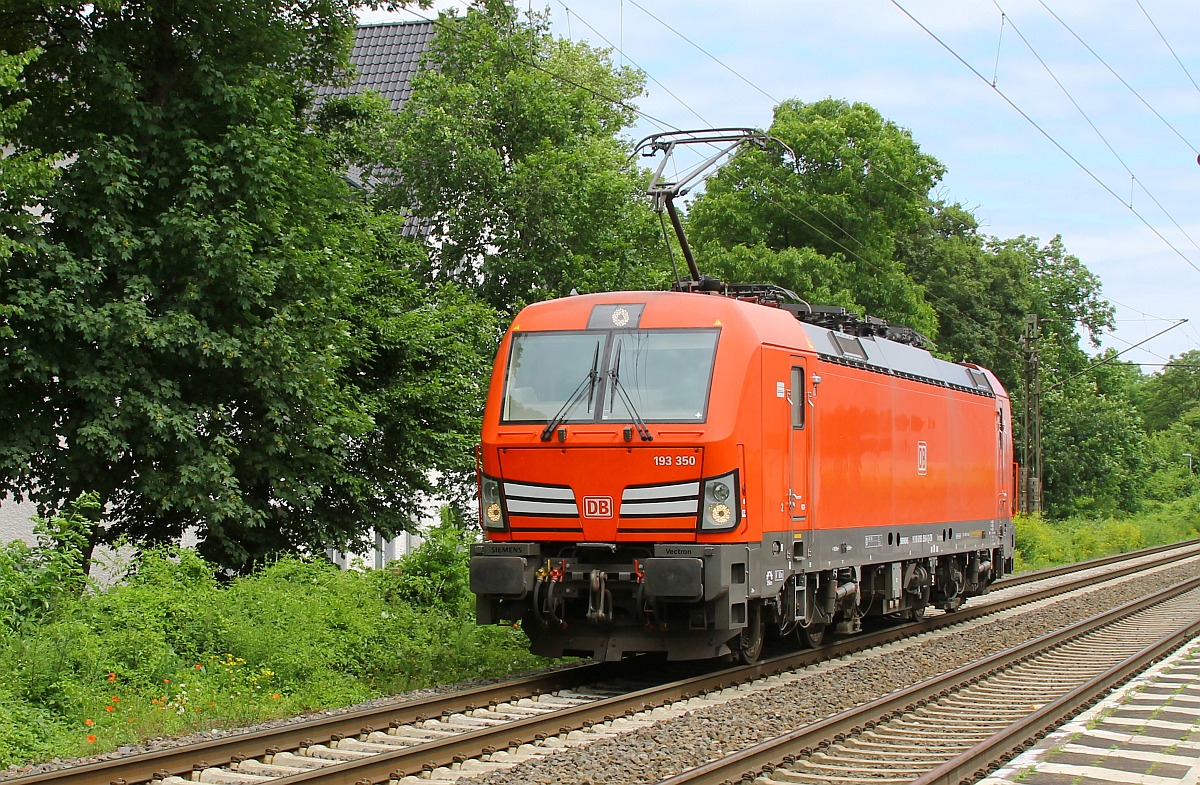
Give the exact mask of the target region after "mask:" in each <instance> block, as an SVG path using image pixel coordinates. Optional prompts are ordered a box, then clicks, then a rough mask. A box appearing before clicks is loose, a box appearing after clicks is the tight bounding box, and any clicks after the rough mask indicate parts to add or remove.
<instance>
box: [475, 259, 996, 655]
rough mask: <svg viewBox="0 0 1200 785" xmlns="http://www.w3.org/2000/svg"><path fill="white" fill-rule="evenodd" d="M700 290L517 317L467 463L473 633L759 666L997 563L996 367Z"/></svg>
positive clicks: (969, 584) (761, 292)
mask: <svg viewBox="0 0 1200 785" xmlns="http://www.w3.org/2000/svg"><path fill="white" fill-rule="evenodd" d="M708 280H711V279H708ZM708 280H706V281H700V282H695V283H692V284H691V285H690V286H685V287H677V288H682V289H684V290H677V291H669V292H615V293H606V294H593V295H581V296H572V297H567V298H563V299H558V300H551V301H548V302H541V303H537V304H534V305H531V306H529V307H527V308H525V309H524V310H522V311H521V312H520V313H519V315H518V316H517V317H516V319H515V320H514V321H513V323H512V325H511V327H510V328H509V330H508V332H507V333H506V335H505V336H504V339H503V341H502V343H501V345H500V349H499V352H498V355H497V357H496V362H495V367H494V370H493V373H492V378H491V383H490V387H489V391H488V398H487V405H486V409H485V412H484V422H483V432H482V441H481V444H480V446H479V449H478V461H477V463H478V474H479V506H480V510H479V513H480V521H481V524H482V527H483V530H484V533H485V539H484V541H483V542H481V543H477V544H475V545H474V546H473V547H472V555H471V561H470V580H471V589H472V591H473V592H475V594H476V595H477V622H478V623H479V624H493V623H513V622H520V623H521V625H522V626H523V628H524V630H525V632H526V633H527V635H528V636H529V640H530V644H531V650H532V651H533V652H534V653H537V654H541V655H545V656H552V657H553V656H561V655H582V656H588V657H592V658H594V659H597V660H616V659H620V658H621V657H623V656H626V655H630V654H636V653H642V652H662V653H665V655H666V657H667V658H668V659H677V660H685V659H702V658H713V657H733V658H737V659H740V660H742V661H746V662H750V661H753V660H754V659H756V658H757V657H758V656H759V654H760V652H761V650H762V646H763V641H764V638H765V637H766V635H767V634H768V632H773V633H776V634H779V635H782V636H796V638H797V639H798V641H799V642H800V643H802V644H807V645H817V644H818V643H819V642H820V641H821V640H822V638H823V637H824V636H825V635H826V634H827V633H828V632H835V633H839V634H847V633H853V632H856V631H858V630H859V629H860V628H861V625H862V621H863V619H864V618H868V617H903V618H911V619H916V618H920V617H921V616H922V615H923V614H924V612H925V609H926V608H927V607H929V606H931V605H932V606H935V607H940V608H943V609H945V610H954V609H956V608H958V607H959V606H960V605H961V604H962V602H963V601H964V600H965V599H966V598H968V597H971V596H973V595H977V594H980V593H983V592H985V591H986V590H987V587H988V586H989V584H991V583H992V582H993V581H994V580H996V579H997V578H998V577H1000V576H1001V575H1003V574H1004V573H1005V572H1007V571H1010V570H1011V565H1012V556H1013V526H1012V511H1013V501H1014V500H1013V485H1014V483H1013V452H1012V417H1011V412H1010V407H1009V400H1008V396H1007V394H1006V393H1005V391H1004V389H1003V387H1002V386H1001V385H1000V383H999V381H998V380H997V379H996V377H995V376H994V375H993V374H992V373H990V372H989V371H987V370H986V369H984V368H980V367H978V366H975V365H971V364H955V363H950V362H946V361H943V360H940V359H938V358H936V357H934V356H933V355H931V354H930V353H929V352H928V351H926V350H925V349H923V348H920V346H919V344H920V340H919V336H917V335H916V334H915V333H913V332H912V331H911V330H905V329H903V328H898V327H896V326H893V325H888V324H886V323H884V322H881V321H879V320H875V319H870V318H858V317H856V316H854V315H853V314H848V313H846V312H845V311H844V310H842V309H840V308H830V307H811V306H808V305H807V304H804V303H802V302H790V300H792V298H793V297H794V295H791V293H786V295H791V296H784V294H785V293H784V290H780V289H777V288H775V287H769V286H761V287H757V286H740V287H739V286H726V285H723V284H713V285H708Z"/></svg>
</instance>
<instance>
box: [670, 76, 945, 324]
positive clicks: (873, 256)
mask: <svg viewBox="0 0 1200 785" xmlns="http://www.w3.org/2000/svg"><path fill="white" fill-rule="evenodd" d="M769 134H770V135H771V136H773V137H775V138H777V139H779V140H781V141H782V142H783V143H784V144H786V145H787V146H788V147H789V148H791V154H789V153H788V152H787V151H785V150H783V149H782V148H779V147H777V146H771V147H769V148H768V149H766V150H752V151H747V152H745V153H743V154H742V155H740V156H739V157H737V158H736V159H734V160H733V161H732V162H730V163H729V165H727V166H726V167H724V168H723V169H722V170H721V171H720V172H719V173H718V174H717V175H716V176H714V177H712V178H710V179H709V180H708V183H707V185H706V188H705V192H704V193H703V194H702V195H700V196H698V197H697V198H696V199H695V201H694V203H693V204H692V205H691V208H690V210H689V212H688V218H689V220H688V227H689V231H690V234H691V238H692V240H693V242H694V243H695V245H696V246H697V248H698V250H699V251H700V252H701V253H703V254H704V256H705V259H708V258H710V257H712V258H717V259H719V262H718V264H719V266H720V269H721V271H722V272H724V271H729V272H731V273H735V274H737V275H738V277H739V278H740V279H741V280H742V281H744V282H749V280H748V278H747V277H742V275H741V273H742V271H741V270H740V269H739V268H738V266H737V265H738V259H739V258H745V254H740V255H738V254H735V255H733V256H731V255H729V254H728V253H727V252H728V251H730V250H732V249H735V248H738V247H744V248H748V249H753V251H752V253H753V255H754V256H755V257H757V259H758V263H757V264H755V265H752V266H751V267H750V269H749V270H746V271H745V272H747V273H752V274H758V273H760V271H761V272H771V271H772V270H771V268H774V270H773V272H774V273H775V274H774V275H771V276H770V277H771V280H770V281H769V282H771V283H776V284H779V285H782V286H786V287H788V288H790V289H793V290H795V291H796V292H798V293H799V294H800V296H801V297H804V298H806V299H809V298H810V297H812V295H811V294H810V287H812V284H814V283H816V284H817V287H816V293H817V294H818V296H819V295H823V294H825V293H829V294H830V295H832V296H833V298H834V299H835V300H836V301H838V303H839V304H845V305H848V306H850V307H852V308H854V309H855V310H859V311H863V310H865V311H867V312H869V313H871V314H872V315H875V316H879V317H883V318H886V319H889V320H892V321H897V322H900V323H903V324H907V325H909V326H911V327H914V328H916V329H917V330H920V331H921V332H923V333H926V334H928V335H933V334H934V333H935V332H936V330H937V320H936V317H935V315H934V312H933V309H932V308H930V306H929V305H928V304H927V303H926V302H925V300H924V298H923V296H922V293H921V290H920V288H919V287H918V286H917V285H916V284H915V282H914V281H913V280H912V278H911V277H910V276H909V275H908V273H907V272H906V271H905V269H904V267H903V265H902V264H900V263H899V261H898V260H897V255H896V245H897V240H898V238H899V237H902V236H904V235H905V234H906V233H907V232H908V231H910V230H912V229H913V228H915V227H916V226H918V225H920V224H921V222H922V220H923V216H924V214H925V211H926V210H927V206H928V203H929V199H928V193H929V191H930V189H931V188H933V187H934V185H936V184H937V182H938V181H939V180H940V179H941V176H942V173H943V168H942V166H941V164H940V163H938V161H937V160H936V159H934V158H933V157H932V156H929V155H926V154H925V153H923V152H921V150H920V147H919V146H918V145H917V144H916V142H915V141H913V139H912V135H911V134H910V133H909V132H908V131H907V130H905V129H902V128H900V127H899V126H897V125H896V124H895V123H892V122H890V121H888V120H886V119H884V118H883V117H882V116H881V115H880V114H879V112H878V111H876V110H875V109H874V108H872V107H871V106H869V105H867V104H863V103H853V104H852V103H848V102H846V101H840V100H835V99H832V98H829V99H824V100H821V101H816V102H814V103H804V102H801V101H797V100H790V101H784V102H783V103H781V104H780V105H779V106H777V107H776V108H775V117H774V121H773V122H772V124H771V128H770V130H769ZM792 154H794V158H793V155H792ZM788 249H807V250H806V251H805V257H806V258H805V260H804V261H803V262H801V263H797V262H798V259H797V257H796V256H795V255H794V254H786V253H784V252H785V251H787V250H788ZM781 254H782V255H781ZM847 296H849V297H850V298H853V302H849V303H847V302H845V299H846V297H847ZM813 299H814V301H817V300H816V299H815V298H813Z"/></svg>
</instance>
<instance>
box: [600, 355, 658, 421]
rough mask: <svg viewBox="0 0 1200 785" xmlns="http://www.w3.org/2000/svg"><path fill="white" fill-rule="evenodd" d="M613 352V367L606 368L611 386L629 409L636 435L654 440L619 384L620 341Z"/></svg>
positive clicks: (610, 404) (627, 394)
mask: <svg viewBox="0 0 1200 785" xmlns="http://www.w3.org/2000/svg"><path fill="white" fill-rule="evenodd" d="M613 354H614V355H615V358H616V359H614V360H613V367H612V368H610V369H609V370H608V375H609V378H611V379H612V388H613V389H614V390H616V391H617V394H618V395H620V396H621V402H622V403H624V404H625V408H626V409H627V410H628V411H629V417H630V419H632V420H633V425H634V427H635V428H637V432H638V436H640V437H641V439H642V441H644V442H652V441H654V434H652V433H650V428H649V426H647V425H646V421H645V420H643V419H642V415H640V414H638V410H637V408H636V407H634V405H633V401H632V400H630V398H629V393H628V392H627V391H626V390H625V385H623V384H621V342H620V341H618V342H617V348H616V351H615V352H614V353H613ZM608 410H609V411H610V412H611V411H612V402H611V401H610V402H609V409H608ZM626 434H628V431H626ZM627 438H628V437H627Z"/></svg>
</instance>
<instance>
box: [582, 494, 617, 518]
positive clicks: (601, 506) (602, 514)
mask: <svg viewBox="0 0 1200 785" xmlns="http://www.w3.org/2000/svg"><path fill="white" fill-rule="evenodd" d="M583 517H585V518H611V517H613V500H612V497H611V496H584V497H583Z"/></svg>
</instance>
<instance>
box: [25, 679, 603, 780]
mask: <svg viewBox="0 0 1200 785" xmlns="http://www.w3.org/2000/svg"><path fill="white" fill-rule="evenodd" d="M619 674H620V669H619V668H616V667H613V664H612V663H588V664H584V665H577V666H570V667H567V668H563V669H561V670H558V671H552V672H550V673H545V674H540V675H538V676H536V677H533V678H528V677H526V678H519V679H510V680H507V681H503V682H498V683H495V684H488V685H483V686H480V687H474V688H471V689H468V690H463V691H456V692H452V693H446V694H445V695H437V696H433V697H428V698H419V699H414V700H408V701H398V702H396V703H392V704H387V705H384V706H378V707H373V708H369V709H360V710H357V711H351V712H346V713H344V714H336V715H332V716H329V717H320V718H317V719H315V720H312V721H308V722H298V723H296V724H294V725H287V726H283V727H277V728H268V729H264V730H258V731H250V732H247V733H236V734H231V735H229V736H226V737H222V738H217V739H213V740H211V741H203V742H199V743H197V744H189V745H186V746H181V747H175V748H171V749H164V750H156V751H154V752H147V753H143V754H140V755H132V756H129V757H127V758H117V759H114V760H108V761H101V762H99V763H91V764H87V765H85V766H79V767H75V768H70V769H62V770H59V771H52V772H47V773H45V774H35V775H30V776H27V777H17V778H14V779H11V780H9V781H8V782H7V783H5V785H35V783H48V782H53V783H56V785H58V784H59V783H61V784H62V785H109V783H111V782H114V781H118V780H123V781H124V782H126V783H137V782H149V781H151V780H153V779H154V778H155V777H157V776H161V775H162V774H164V773H167V774H187V773H189V772H191V771H192V769H193V766H194V764H195V763H196V762H197V761H205V762H207V763H208V764H209V765H213V766H223V765H225V764H228V763H230V762H232V761H234V760H236V759H238V758H243V759H244V758H252V757H257V756H260V755H263V754H264V753H265V752H266V751H267V750H268V749H269V748H272V747H279V748H283V749H287V748H292V749H295V748H297V747H299V746H301V744H303V743H304V742H305V741H307V740H308V739H310V738H311V737H313V736H317V737H319V738H320V737H324V738H334V737H336V736H354V735H357V734H359V733H362V732H363V731H364V730H365V729H367V728H373V727H379V728H380V729H386V728H387V727H388V726H389V725H390V724H391V723H393V722H400V723H411V722H418V721H420V720H422V719H424V718H425V717H430V716H438V715H440V714H441V713H442V712H447V711H449V712H457V711H462V710H463V709H464V708H465V707H468V706H487V705H488V704H490V703H493V702H497V701H507V700H513V699H514V698H522V697H529V696H533V695H538V694H540V693H546V692H553V691H554V690H561V689H570V688H572V687H578V686H580V685H583V684H589V683H594V682H596V681H599V680H602V679H605V678H611V677H613V676H615V675H619Z"/></svg>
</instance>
